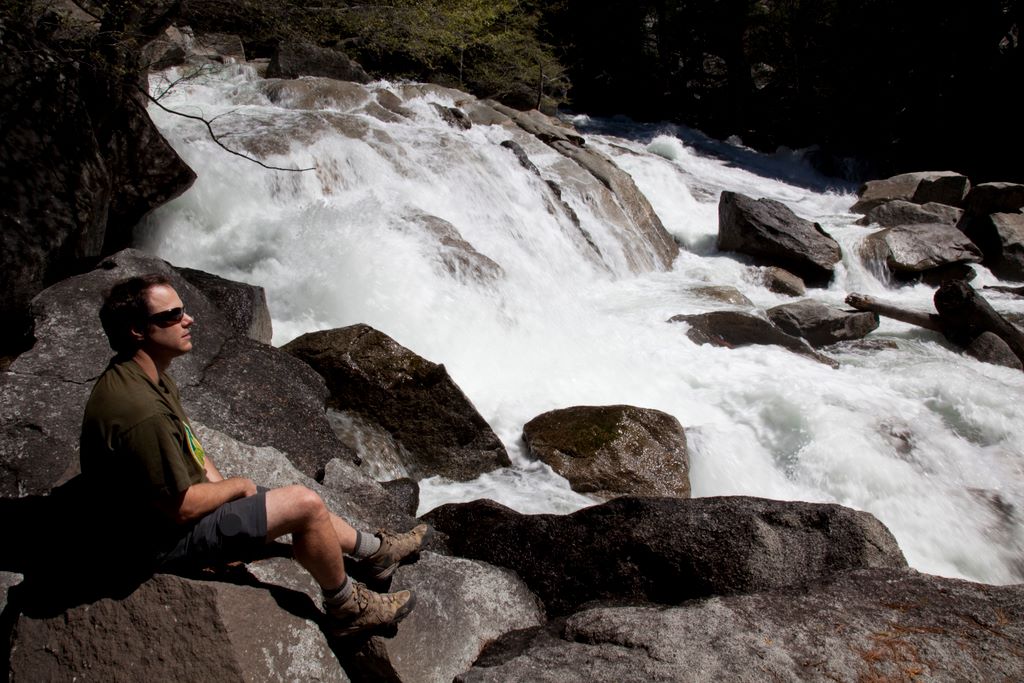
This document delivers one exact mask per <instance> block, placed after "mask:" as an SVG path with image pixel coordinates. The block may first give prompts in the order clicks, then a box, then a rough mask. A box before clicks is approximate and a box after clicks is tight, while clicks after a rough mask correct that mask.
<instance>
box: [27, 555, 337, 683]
mask: <svg viewBox="0 0 1024 683" xmlns="http://www.w3.org/2000/svg"><path fill="white" fill-rule="evenodd" d="M296 597H298V598H300V599H298V600H296V601H294V602H293V603H291V604H289V608H288V609H282V607H281V606H280V604H279V602H278V599H277V598H276V597H275V595H274V594H272V593H271V592H270V591H268V590H266V589H264V588H257V587H253V586H240V585H232V584H228V583H221V582H209V581H195V580H190V579H185V578H181V577H177V576H170V575H158V576H155V577H153V578H152V579H150V580H149V581H147V582H146V583H144V584H143V585H142V586H140V587H139V588H138V589H137V590H135V591H134V592H132V593H131V594H130V595H127V596H126V597H124V598H123V599H112V598H104V599H101V600H98V601H96V602H93V603H91V604H86V605H81V606H78V607H73V608H71V609H68V610H66V611H64V612H62V613H60V614H57V615H48V614H45V613H44V614H38V615H37V614H33V612H32V609H31V605H29V606H27V607H26V613H23V614H22V615H20V616H19V617H18V619H17V623H16V624H15V627H14V634H13V641H12V647H11V662H10V674H11V679H12V680H15V681H20V680H68V681H70V680H106V681H120V680H129V679H131V680H182V681H184V680H199V679H208V680H218V681H239V682H241V681H254V680H255V681H269V680H320V681H347V680H348V678H347V676H346V675H345V673H344V671H342V669H341V666H340V665H339V663H338V660H337V658H335V656H334V654H333V652H332V651H331V649H330V647H329V646H328V643H327V640H326V638H325V637H324V634H323V633H322V632H321V630H320V628H319V626H318V625H317V623H316V619H317V618H318V616H317V615H318V614H319V611H318V610H317V608H316V607H315V606H314V605H313V604H312V603H311V602H310V601H309V600H308V599H307V598H305V596H296ZM91 634H102V637H90V635H91Z"/></svg>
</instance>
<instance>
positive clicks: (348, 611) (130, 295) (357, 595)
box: [81, 275, 427, 635]
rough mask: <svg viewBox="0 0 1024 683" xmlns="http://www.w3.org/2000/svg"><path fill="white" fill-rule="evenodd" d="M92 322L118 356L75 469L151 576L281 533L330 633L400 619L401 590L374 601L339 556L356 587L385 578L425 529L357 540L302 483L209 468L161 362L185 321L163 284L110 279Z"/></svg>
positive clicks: (174, 351) (91, 409)
mask: <svg viewBox="0 0 1024 683" xmlns="http://www.w3.org/2000/svg"><path fill="white" fill-rule="evenodd" d="M100 320H101V322H102V323H103V329H104V331H105V332H106V334H107V338H108V339H109V340H110V345H111V347H112V348H113V349H114V351H116V352H117V355H116V356H115V357H114V358H113V359H112V360H111V362H110V365H109V366H108V367H107V369H106V371H105V372H104V373H103V375H102V376H101V377H100V378H99V380H98V381H97V382H96V385H95V387H93V390H92V394H91V395H90V397H89V402H88V404H87V406H86V409H85V418H84V421H83V424H82V436H81V464H82V473H83V474H84V475H85V476H86V477H89V478H90V480H91V481H93V482H96V483H97V485H98V486H99V487H100V491H101V495H102V496H103V497H104V498H105V499H106V501H107V503H108V505H110V504H111V503H113V505H116V512H117V518H118V520H119V524H120V523H121V520H123V521H124V523H125V524H127V525H129V527H130V528H131V529H132V530H137V531H138V532H140V533H137V534H135V536H136V537H137V538H138V542H141V543H142V544H143V545H144V548H145V550H146V552H147V557H151V558H153V559H154V560H155V564H156V567H157V568H160V569H166V570H180V569H196V568H202V567H207V566H210V565H214V564H217V563H223V562H227V561H232V560H239V559H244V558H246V557H250V556H252V555H254V554H255V553H258V552H259V548H260V547H261V546H263V545H265V544H266V543H268V542H269V541H272V540H273V539H276V538H278V537H280V536H283V535H285V534H291V535H292V548H293V553H294V556H295V559H296V560H297V561H298V562H299V564H301V565H302V566H303V567H305V568H306V570H308V571H309V573H310V574H312V575H313V578H314V579H316V581H317V583H319V584H320V587H321V588H322V589H323V596H324V599H323V606H324V610H325V611H326V612H327V615H328V630H329V631H330V632H331V633H333V634H335V635H348V634H352V633H356V632H358V631H363V630H366V629H370V628H374V627H377V626H384V625H387V624H394V623H397V622H398V621H400V620H401V619H402V618H403V617H405V615H406V614H408V613H409V611H410V610H411V609H412V606H413V603H414V597H413V595H412V593H411V592H409V591H399V592H396V593H377V592H374V591H371V590H370V589H368V588H367V587H366V586H365V585H363V584H361V583H356V582H355V581H353V580H351V579H350V578H349V577H348V575H347V574H346V572H345V561H344V558H343V555H344V554H349V555H351V556H352V558H354V563H353V565H352V566H351V568H352V569H353V570H356V569H358V570H359V571H361V572H362V575H363V576H364V577H365V578H367V580H374V581H381V580H385V579H387V578H388V577H390V576H391V574H392V573H394V571H395V569H396V568H397V567H398V564H399V562H401V561H402V560H403V559H404V558H406V557H407V556H409V555H411V554H412V553H414V552H416V551H418V550H419V549H420V546H421V545H422V543H423V537H424V534H425V533H426V531H427V526H426V525H422V524H421V525H419V526H417V527H416V528H415V529H413V530H412V531H409V532H407V533H404V534H392V533H388V532H379V533H378V534H377V535H371V534H368V533H362V532H359V531H356V530H355V529H353V528H352V527H351V526H350V525H349V524H348V523H347V522H345V521H344V520H342V519H340V518H339V517H337V516H335V515H334V514H332V513H331V512H330V511H329V510H328V509H327V507H326V506H325V505H324V502H323V500H322V499H321V498H320V496H318V495H317V494H316V493H315V492H313V491H311V490H310V489H308V488H306V487H304V486H298V485H296V486H285V487H283V488H277V489H270V490H268V489H265V488H263V487H257V486H256V485H255V484H254V483H253V482H252V480H251V479H247V478H244V477H231V478H229V479H225V478H224V477H223V476H221V474H220V472H218V471H217V468H216V467H215V466H214V464H213V461H212V460H211V459H210V456H209V455H208V454H207V453H205V452H204V451H203V448H202V446H201V445H200V444H199V441H198V440H197V439H196V435H195V432H194V431H193V430H192V426H191V425H190V423H189V420H188V418H187V417H186V415H185V413H184V411H183V410H182V407H181V402H180V400H179V397H178V389H177V386H176V385H175V383H174V381H173V380H172V379H171V378H170V377H169V376H168V375H167V368H168V366H169V365H170V363H171V361H172V360H173V359H174V358H176V357H178V356H181V355H183V354H186V353H188V352H189V351H190V350H191V349H192V335H191V329H192V324H193V322H194V319H193V318H192V317H191V316H190V315H189V314H188V313H186V311H185V306H184V304H183V303H182V301H181V298H180V297H179V296H178V293H177V292H176V291H175V290H174V288H173V287H172V286H171V284H170V282H169V281H168V280H167V279H166V278H165V277H163V276H161V275H149V276H145V277H136V278H131V279H128V280H124V281H122V282H119V283H118V284H116V285H115V286H114V287H113V288H112V289H111V291H110V293H109V294H108V295H107V298H106V300H105V302H104V304H103V307H102V309H101V310H100ZM104 498H100V499H99V500H100V501H101V502H102V501H103V500H104ZM119 528H122V527H119ZM134 540H135V539H133V541H134Z"/></svg>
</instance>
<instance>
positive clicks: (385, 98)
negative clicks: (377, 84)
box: [374, 89, 416, 119]
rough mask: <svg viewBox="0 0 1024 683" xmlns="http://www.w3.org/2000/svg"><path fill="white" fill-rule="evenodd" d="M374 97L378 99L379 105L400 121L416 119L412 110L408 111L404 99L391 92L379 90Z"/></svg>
mask: <svg viewBox="0 0 1024 683" xmlns="http://www.w3.org/2000/svg"><path fill="white" fill-rule="evenodd" d="M374 97H375V98H376V99H377V102H378V104H380V106H382V107H384V108H385V109H386V110H388V111H389V112H391V113H392V114H395V115H396V116H398V117H399V118H400V119H412V118H415V117H416V114H415V113H413V111H412V110H411V109H407V108H406V106H405V104H404V102H403V101H402V98H401V97H399V96H398V95H396V94H395V93H393V92H391V91H390V90H383V89H381V90H377V91H375V92H374Z"/></svg>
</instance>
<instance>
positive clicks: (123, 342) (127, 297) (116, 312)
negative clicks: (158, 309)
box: [100, 273, 171, 354]
mask: <svg viewBox="0 0 1024 683" xmlns="http://www.w3.org/2000/svg"><path fill="white" fill-rule="evenodd" d="M157 285H167V286H171V281H170V280H168V279H167V277H165V276H163V275H160V274H158V273H153V274H150V275H142V276H139V277H131V278H128V279H127V280H121V281H120V282H118V283H116V284H115V285H114V286H113V287H111V288H110V291H109V292H107V295H106V298H105V299H104V300H103V306H102V307H101V308H100V322H101V323H103V331H104V332H106V333H107V340H108V341H109V342H110V348H112V349H114V351H116V352H117V353H119V354H131V353H134V352H135V350H136V349H137V348H138V345H139V344H138V341H137V340H136V339H135V338H134V337H132V334H131V330H132V327H133V326H138V325H139V324H141V323H144V322H145V321H146V319H147V318H148V317H149V304H148V303H147V302H146V291H147V290H149V288H150V287H156V286H157Z"/></svg>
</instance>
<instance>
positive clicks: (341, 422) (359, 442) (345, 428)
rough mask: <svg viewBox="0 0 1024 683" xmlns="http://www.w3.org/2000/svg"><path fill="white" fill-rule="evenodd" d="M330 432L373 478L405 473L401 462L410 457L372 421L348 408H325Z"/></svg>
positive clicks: (398, 475)
mask: <svg viewBox="0 0 1024 683" xmlns="http://www.w3.org/2000/svg"><path fill="white" fill-rule="evenodd" d="M327 421H328V422H330V424H331V429H333V430H334V434H335V435H336V436H337V437H338V438H339V439H340V440H341V442H342V443H343V444H345V445H346V446H348V447H349V448H350V449H351V450H352V452H353V453H355V454H356V458H357V459H358V461H359V469H360V470H362V471H363V472H364V473H366V474H367V475H368V476H370V477H372V478H373V479H375V480H376V481H388V480H390V479H399V478H402V477H407V476H409V473H408V472H407V471H406V469H405V464H404V463H405V462H406V461H407V460H409V458H410V456H409V454H408V453H407V452H406V451H405V449H404V448H403V447H402V444H400V443H398V442H397V441H395V438H394V437H393V436H391V433H390V432H389V431H388V430H386V429H384V428H383V427H381V426H380V425H379V424H377V423H376V422H374V421H373V420H371V419H369V418H367V417H366V416H364V415H361V414H359V413H356V412H352V411H339V410H334V409H333V408H328V409H327Z"/></svg>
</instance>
